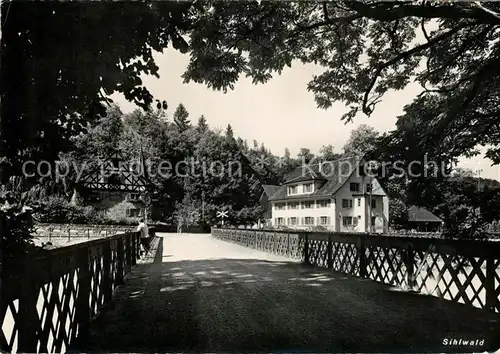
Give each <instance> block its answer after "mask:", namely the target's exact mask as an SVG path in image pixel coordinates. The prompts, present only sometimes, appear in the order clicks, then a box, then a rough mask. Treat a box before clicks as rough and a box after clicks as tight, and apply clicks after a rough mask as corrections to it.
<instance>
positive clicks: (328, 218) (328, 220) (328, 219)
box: [326, 217, 331, 225]
mask: <svg viewBox="0 0 500 354" xmlns="http://www.w3.org/2000/svg"><path fill="white" fill-rule="evenodd" d="M330 222H331V218H330V217H327V218H326V223H327V224H328V225H331V224H330Z"/></svg>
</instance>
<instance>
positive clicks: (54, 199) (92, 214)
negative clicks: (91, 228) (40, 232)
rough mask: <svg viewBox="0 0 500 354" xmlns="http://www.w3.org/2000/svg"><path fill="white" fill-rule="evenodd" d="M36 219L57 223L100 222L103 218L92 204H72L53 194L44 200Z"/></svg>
mask: <svg viewBox="0 0 500 354" xmlns="http://www.w3.org/2000/svg"><path fill="white" fill-rule="evenodd" d="M36 220H37V221H38V222H42V223H56V224H64V223H70V224H99V223H101V222H102V218H101V217H100V216H99V214H98V213H97V211H96V210H95V209H94V208H92V207H91V206H87V207H83V206H76V205H72V204H71V203H70V202H69V201H67V200H66V199H65V198H63V197H59V196H51V197H49V198H47V199H46V200H44V201H43V202H42V206H41V208H40V210H39V211H38V212H37V214H36Z"/></svg>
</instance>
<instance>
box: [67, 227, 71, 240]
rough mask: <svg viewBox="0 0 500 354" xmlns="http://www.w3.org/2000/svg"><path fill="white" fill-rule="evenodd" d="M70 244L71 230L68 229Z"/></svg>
mask: <svg viewBox="0 0 500 354" xmlns="http://www.w3.org/2000/svg"><path fill="white" fill-rule="evenodd" d="M68 242H71V229H68Z"/></svg>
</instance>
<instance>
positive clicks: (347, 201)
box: [269, 158, 389, 233]
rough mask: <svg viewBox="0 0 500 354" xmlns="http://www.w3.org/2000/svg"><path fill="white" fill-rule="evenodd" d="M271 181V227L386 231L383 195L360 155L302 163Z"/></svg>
mask: <svg viewBox="0 0 500 354" xmlns="http://www.w3.org/2000/svg"><path fill="white" fill-rule="evenodd" d="M366 170H368V169H366ZM275 187H276V191H275V192H274V193H273V195H272V196H271V197H269V201H270V203H271V205H272V216H271V217H272V225H273V227H287V228H300V229H315V228H318V229H326V230H331V231H336V232H376V233H386V232H388V225H389V199H388V197H387V194H386V193H385V191H384V190H383V188H382V187H381V185H380V183H379V182H378V180H377V179H376V178H374V177H372V176H370V175H369V174H367V173H366V171H365V162H364V160H363V159H360V158H349V159H342V160H337V161H329V162H327V163H317V164H314V165H307V166H306V165H304V166H301V167H299V168H297V169H296V170H295V171H293V172H292V173H290V174H289V175H288V176H287V177H286V181H285V183H284V184H283V185H281V186H275Z"/></svg>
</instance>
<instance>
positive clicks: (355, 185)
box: [349, 183, 359, 192]
mask: <svg viewBox="0 0 500 354" xmlns="http://www.w3.org/2000/svg"><path fill="white" fill-rule="evenodd" d="M349 189H350V191H351V192H359V183H350V184H349Z"/></svg>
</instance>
